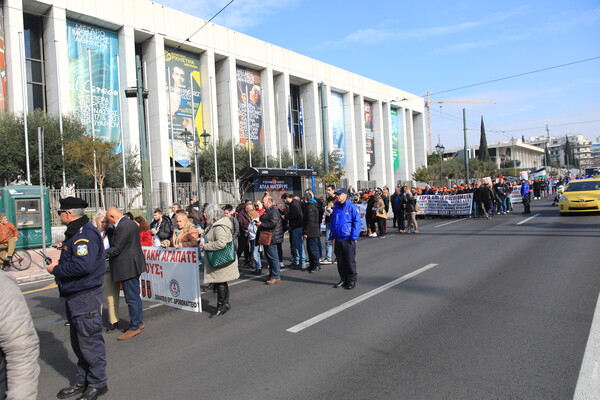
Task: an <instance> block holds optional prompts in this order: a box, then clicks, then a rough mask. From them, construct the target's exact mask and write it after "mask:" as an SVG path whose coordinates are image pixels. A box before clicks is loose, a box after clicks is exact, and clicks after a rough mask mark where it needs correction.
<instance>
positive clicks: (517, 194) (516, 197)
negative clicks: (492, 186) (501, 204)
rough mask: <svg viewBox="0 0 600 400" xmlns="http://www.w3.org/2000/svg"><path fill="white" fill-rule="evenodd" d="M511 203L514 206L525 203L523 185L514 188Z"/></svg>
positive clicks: (511, 193)
mask: <svg viewBox="0 0 600 400" xmlns="http://www.w3.org/2000/svg"><path fill="white" fill-rule="evenodd" d="M510 202H511V203H512V204H515V203H522V202H523V196H521V185H517V186H513V187H512V191H511V192H510Z"/></svg>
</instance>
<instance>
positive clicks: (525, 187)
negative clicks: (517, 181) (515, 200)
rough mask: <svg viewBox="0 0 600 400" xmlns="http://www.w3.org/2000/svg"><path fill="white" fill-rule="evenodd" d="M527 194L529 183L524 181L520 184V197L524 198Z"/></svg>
mask: <svg viewBox="0 0 600 400" xmlns="http://www.w3.org/2000/svg"><path fill="white" fill-rule="evenodd" d="M527 193H529V182H527V181H525V182H523V183H521V196H525V195H526V194H527Z"/></svg>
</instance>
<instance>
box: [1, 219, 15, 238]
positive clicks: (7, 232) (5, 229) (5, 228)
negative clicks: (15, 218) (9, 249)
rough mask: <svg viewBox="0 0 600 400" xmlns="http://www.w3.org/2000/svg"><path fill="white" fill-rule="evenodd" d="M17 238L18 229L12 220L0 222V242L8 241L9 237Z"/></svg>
mask: <svg viewBox="0 0 600 400" xmlns="http://www.w3.org/2000/svg"><path fill="white" fill-rule="evenodd" d="M13 237H15V238H19V231H18V230H17V228H15V226H14V225H13V223H12V222H7V223H6V224H0V243H6V242H8V239H10V238H13Z"/></svg>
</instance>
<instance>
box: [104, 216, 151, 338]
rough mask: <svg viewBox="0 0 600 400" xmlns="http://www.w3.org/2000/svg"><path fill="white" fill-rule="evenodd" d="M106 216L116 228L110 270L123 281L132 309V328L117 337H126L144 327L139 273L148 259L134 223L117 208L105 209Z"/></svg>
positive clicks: (115, 278)
mask: <svg viewBox="0 0 600 400" xmlns="http://www.w3.org/2000/svg"><path fill="white" fill-rule="evenodd" d="M106 219H108V222H110V223H111V225H112V226H113V227H114V233H113V237H112V240H111V242H110V247H109V248H108V250H106V255H107V256H108V258H109V259H110V271H111V275H112V278H113V281H115V282H120V283H121V286H122V287H123V294H124V295H125V302H126V303H127V306H128V308H129V318H130V323H129V329H127V330H126V331H125V333H124V334H123V335H121V336H119V337H118V338H117V340H127V339H131V338H132V337H134V336H137V335H139V334H141V333H142V330H144V322H143V319H144V312H143V310H142V298H141V297H140V293H139V291H138V290H139V287H140V275H141V274H142V272H146V260H145V258H144V253H143V252H142V247H141V245H140V234H139V228H138V226H137V225H136V224H135V222H133V221H130V220H128V219H127V218H123V214H122V213H121V212H120V211H119V209H117V208H116V207H111V208H109V209H108V211H107V212H106Z"/></svg>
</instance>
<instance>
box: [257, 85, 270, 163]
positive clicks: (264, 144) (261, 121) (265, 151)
mask: <svg viewBox="0 0 600 400" xmlns="http://www.w3.org/2000/svg"><path fill="white" fill-rule="evenodd" d="M264 115H265V113H264V108H263V97H262V90H261V96H260V127H259V128H258V138H259V141H260V128H263V130H264V124H263V116H264ZM263 147H264V150H263V152H264V153H265V168H269V165H268V164H269V162H268V160H267V138H266V137H265V135H263Z"/></svg>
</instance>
